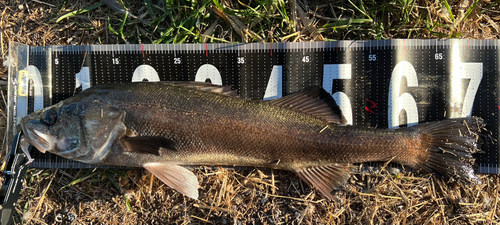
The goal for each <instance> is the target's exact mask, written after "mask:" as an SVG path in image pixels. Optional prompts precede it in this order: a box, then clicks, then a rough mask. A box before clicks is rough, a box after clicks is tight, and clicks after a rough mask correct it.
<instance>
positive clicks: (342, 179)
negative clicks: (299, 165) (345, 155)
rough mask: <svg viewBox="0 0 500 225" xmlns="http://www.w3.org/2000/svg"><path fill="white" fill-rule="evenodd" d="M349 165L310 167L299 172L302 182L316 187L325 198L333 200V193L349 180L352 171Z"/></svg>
mask: <svg viewBox="0 0 500 225" xmlns="http://www.w3.org/2000/svg"><path fill="white" fill-rule="evenodd" d="M349 167H350V166H349V165H348V164H337V163H336V164H333V165H328V166H316V167H308V168H305V169H302V170H297V171H296V172H297V174H298V175H299V177H300V178H301V179H302V180H305V181H307V182H308V183H309V184H311V185H312V186H314V187H315V188H316V189H318V190H319V192H321V194H323V195H324V196H326V197H328V198H329V199H330V200H333V195H332V192H333V191H336V190H338V189H339V188H340V187H341V186H342V185H344V184H345V183H346V182H347V179H349V176H350V171H349Z"/></svg>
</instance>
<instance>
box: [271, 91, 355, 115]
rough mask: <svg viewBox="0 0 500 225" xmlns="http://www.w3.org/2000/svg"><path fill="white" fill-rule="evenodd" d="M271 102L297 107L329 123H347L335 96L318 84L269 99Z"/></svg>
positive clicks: (282, 105)
mask: <svg viewBox="0 0 500 225" xmlns="http://www.w3.org/2000/svg"><path fill="white" fill-rule="evenodd" d="M269 103H271V104H273V105H277V106H281V107H287V108H292V109H296V110H299V111H301V112H303V113H307V114H309V115H312V116H315V117H318V118H321V119H324V120H326V121H327V122H329V123H334V124H345V123H346V122H347V121H346V119H345V118H344V116H343V115H342V112H341V110H340V108H339V106H338V105H337V103H335V100H334V99H333V97H332V96H331V95H330V94H329V93H328V92H326V91H325V90H324V89H323V88H321V87H317V86H314V87H309V88H306V89H304V90H303V91H301V92H297V93H294V94H291V95H287V96H285V97H283V98H279V99H273V100H269Z"/></svg>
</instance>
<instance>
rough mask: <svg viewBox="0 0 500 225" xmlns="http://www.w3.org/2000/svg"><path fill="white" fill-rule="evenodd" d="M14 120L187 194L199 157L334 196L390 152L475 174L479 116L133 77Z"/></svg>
mask: <svg viewBox="0 0 500 225" xmlns="http://www.w3.org/2000/svg"><path fill="white" fill-rule="evenodd" d="M20 126H21V129H22V132H23V139H24V140H25V141H27V142H28V143H30V144H31V145H33V146H34V147H36V148H37V149H38V150H39V151H41V152H43V153H45V152H51V153H54V154H56V155H59V156H62V157H64V158H67V159H71V160H76V161H80V162H83V163H90V164H97V165H115V166H127V167H143V168H145V169H146V170H148V171H150V172H151V173H152V174H154V175H155V176H156V177H157V178H159V179H160V180H161V181H163V182H164V183H165V184H167V185H168V186H170V187H171V188H173V189H175V190H177V191H179V192H180V193H182V194H184V195H185V196H188V197H190V198H193V199H197V198H198V197H199V193H198V189H199V183H198V180H197V177H196V176H195V175H194V173H193V172H191V171H190V170H189V169H187V168H186V166H195V165H196V166H239V167H254V168H272V169H279V170H288V171H292V172H294V173H296V174H297V175H298V176H299V177H300V178H301V179H302V180H304V181H305V182H307V183H309V184H310V185H312V186H313V187H315V188H316V189H317V190H318V191H319V192H320V193H321V194H322V195H323V196H325V197H326V198H328V199H334V193H335V192H336V191H338V190H341V189H342V187H344V186H345V184H346V182H347V180H348V179H349V177H350V176H351V174H352V168H353V164H354V163H365V162H388V161H391V162H394V163H399V164H401V165H404V166H408V167H411V168H414V169H416V170H419V171H421V172H424V173H434V174H436V175H438V176H442V177H444V178H448V179H450V180H457V181H458V180H459V181H464V182H474V183H477V182H478V177H477V176H476V175H475V174H474V170H473V163H474V158H473V156H472V154H473V153H476V152H478V151H479V150H480V147H479V146H480V142H479V141H480V140H481V139H480V138H479V135H480V132H481V130H484V126H485V122H484V121H483V120H482V119H481V118H479V117H467V118H456V119H446V120H441V121H434V122H426V123H420V124H417V125H414V126H409V127H401V128H398V129H381V128H371V127H365V126H351V125H346V119H345V118H344V116H343V115H342V110H341V109H340V108H339V107H338V105H337V104H336V102H335V100H334V99H333V97H332V96H331V95H330V94H329V93H328V92H326V91H325V90H324V89H323V88H321V87H308V88H305V89H304V90H303V91H300V92H296V93H293V94H289V95H286V96H285V97H282V98H279V99H273V100H266V101H264V100H251V99H246V98H240V97H238V93H237V91H236V90H232V88H231V87H229V86H219V85H213V84H210V83H203V82H133V83H124V84H112V85H98V86H94V87H91V88H89V89H86V90H84V91H82V92H80V93H78V94H76V95H74V96H73V97H70V98H68V99H65V100H63V101H60V102H59V103H56V104H54V105H52V106H50V107H46V108H43V109H41V110H38V111H36V112H33V113H31V114H29V115H27V116H26V117H24V118H23V119H22V120H21V122H20Z"/></svg>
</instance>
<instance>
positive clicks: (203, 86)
mask: <svg viewBox="0 0 500 225" xmlns="http://www.w3.org/2000/svg"><path fill="white" fill-rule="evenodd" d="M165 82H166V83H170V84H172V85H175V86H182V87H187V88H194V89H198V90H202V91H209V92H214V93H218V94H221V95H227V96H236V97H238V96H239V95H238V91H237V90H233V89H232V88H231V86H221V85H215V84H211V83H206V82H197V81H165Z"/></svg>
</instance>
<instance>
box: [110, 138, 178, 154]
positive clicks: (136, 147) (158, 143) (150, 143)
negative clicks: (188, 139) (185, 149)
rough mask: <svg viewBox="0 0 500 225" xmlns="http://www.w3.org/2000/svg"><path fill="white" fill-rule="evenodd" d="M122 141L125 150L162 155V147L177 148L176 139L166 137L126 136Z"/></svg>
mask: <svg viewBox="0 0 500 225" xmlns="http://www.w3.org/2000/svg"><path fill="white" fill-rule="evenodd" d="M120 142H121V143H122V145H123V151H124V152H136V153H143V154H153V155H160V148H165V149H168V150H175V143H174V141H172V140H170V139H167V138H164V137H150V136H145V137H125V138H121V139H120Z"/></svg>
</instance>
